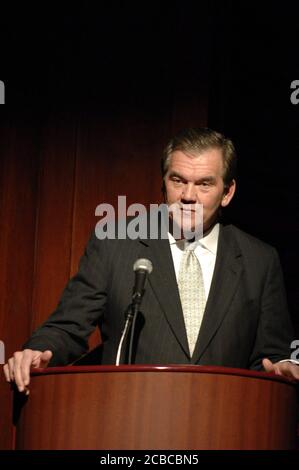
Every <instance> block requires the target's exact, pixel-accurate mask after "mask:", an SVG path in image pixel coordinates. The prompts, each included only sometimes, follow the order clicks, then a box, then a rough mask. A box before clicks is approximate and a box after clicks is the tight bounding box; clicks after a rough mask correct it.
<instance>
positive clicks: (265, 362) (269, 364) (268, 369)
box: [262, 358, 274, 372]
mask: <svg viewBox="0 0 299 470" xmlns="http://www.w3.org/2000/svg"><path fill="white" fill-rule="evenodd" d="M262 363H263V367H264V369H265V371H266V372H274V365H273V363H272V362H271V361H270V360H269V359H267V358H265V359H263V361H262Z"/></svg>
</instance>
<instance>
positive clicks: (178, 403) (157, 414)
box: [14, 366, 297, 450]
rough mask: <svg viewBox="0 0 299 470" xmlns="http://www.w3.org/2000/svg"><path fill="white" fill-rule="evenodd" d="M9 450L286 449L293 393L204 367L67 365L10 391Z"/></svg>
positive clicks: (243, 373)
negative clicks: (27, 387)
mask: <svg viewBox="0 0 299 470" xmlns="http://www.w3.org/2000/svg"><path fill="white" fill-rule="evenodd" d="M14 421H15V425H16V449H26V450H29V449H35V450H36V449H52V450H53V449H105V450H112V449H128V450H132V449H134V450H135V449H143V450H144V449H147V450H150V449H165V450H166V449H169V450H173V449H180V450H185V449H186V450H187V449H196V450H198V449H293V448H295V445H296V426H297V393H296V387H295V386H294V385H292V384H290V383H287V382H286V381H285V380H283V379H281V378H279V377H277V376H273V375H270V374H266V373H263V372H261V373H258V372H251V371H248V370H241V369H228V368H224V367H204V366H167V367H160V366H158V367H155V366H119V367H117V366H92V367H90V366H84V367H82V366H81V367H78V366H71V367H56V368H49V369H45V370H39V371H37V372H35V373H33V374H32V383H31V393H30V395H29V397H28V399H27V398H26V399H25V398H24V396H23V395H21V394H19V393H16V396H15V403H14Z"/></svg>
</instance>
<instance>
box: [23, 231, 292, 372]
mask: <svg viewBox="0 0 299 470" xmlns="http://www.w3.org/2000/svg"><path fill="white" fill-rule="evenodd" d="M138 258H148V259H150V260H151V261H152V263H153V267H154V269H153V272H152V274H151V275H150V276H149V278H148V282H147V285H146V291H145V295H144V298H143V301H142V306H141V309H140V310H141V311H140V314H139V318H138V331H137V333H136V344H135V346H136V350H135V363H136V364H186V363H191V364H203V365H219V366H230V367H241V368H252V369H259V368H260V367H261V360H262V359H263V358H264V357H268V358H270V359H271V360H272V361H274V362H276V361H278V360H280V359H285V358H287V357H289V355H290V350H289V347H290V342H291V340H292V327H291V324H290V319H289V315H288V312H287V305H286V297H285V292H284V286H283V279H282V272H281V267H280V263H279V259H278V256H277V253H276V251H275V249H274V248H272V247H271V246H269V245H266V244H265V243H263V242H261V241H259V240H257V239H256V238H254V237H252V236H250V235H248V234H246V233H244V232H242V231H240V230H239V229H237V228H236V227H234V226H232V225H228V226H225V227H224V226H221V227H220V234H219V242H218V251H217V257H216V265H215V270H214V275H213V279H212V284H211V288H210V294H209V297H208V300H207V305H206V309H205V313H204V318H203V321H202V326H201V329H200V332H199V336H198V341H197V345H196V348H195V351H194V354H193V356H192V358H190V356H189V351H188V344H187V337H186V332H185V326H184V319H183V313H182V309H181V303H180V298H179V292H178V288H177V282H176V277H175V271H174V266H173V261H172V256H171V251H170V246H169V242H168V240H135V241H134V240H104V241H99V240H98V239H97V238H96V237H95V236H92V237H91V240H90V241H89V244H88V245H87V248H86V251H85V254H84V256H83V257H82V259H81V262H80V268H79V272H78V274H77V275H76V276H75V277H74V278H73V279H71V280H70V282H69V283H68V285H67V287H66V289H65V291H64V293H63V295H62V298H61V301H60V303H59V305H58V307H57V310H56V311H55V312H54V313H53V314H52V315H51V317H50V318H49V319H48V320H47V321H46V322H45V323H44V324H43V325H42V327H40V328H39V329H38V330H37V331H36V332H35V333H34V334H33V336H32V337H31V339H30V340H29V341H28V342H27V343H26V345H25V346H26V347H30V348H32V349H40V350H45V349H50V350H52V351H53V353H54V357H53V360H52V362H51V364H52V365H55V364H66V363H70V362H71V361H73V360H74V359H75V358H77V357H79V356H80V355H82V354H83V353H84V352H85V351H86V348H87V338H88V336H89V334H90V333H91V332H92V330H93V329H94V328H95V326H96V325H97V324H99V326H100V329H101V333H102V337H103V341H104V344H103V347H102V356H101V362H102V363H103V364H113V363H115V359H116V351H117V346H118V342H119V339H120V336H121V332H122V328H123V325H124V311H125V309H126V307H127V306H128V304H129V303H130V300H131V293H132V286H133V284H134V273H133V269H132V266H133V264H134V262H135V261H136V259H138Z"/></svg>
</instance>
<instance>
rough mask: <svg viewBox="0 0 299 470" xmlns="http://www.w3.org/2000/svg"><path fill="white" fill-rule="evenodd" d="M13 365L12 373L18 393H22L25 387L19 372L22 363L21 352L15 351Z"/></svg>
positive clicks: (20, 371)
mask: <svg viewBox="0 0 299 470" xmlns="http://www.w3.org/2000/svg"><path fill="white" fill-rule="evenodd" d="M13 359H14V363H13V373H14V379H15V382H16V385H17V387H18V389H19V391H20V392H23V391H24V388H25V385H24V381H23V375H22V370H21V365H22V361H23V351H17V352H15V353H14V355H13Z"/></svg>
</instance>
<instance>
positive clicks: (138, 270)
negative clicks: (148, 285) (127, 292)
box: [132, 258, 153, 314]
mask: <svg viewBox="0 0 299 470" xmlns="http://www.w3.org/2000/svg"><path fill="white" fill-rule="evenodd" d="M133 270H134V272H135V284H134V287H133V294H132V307H133V314H134V313H137V311H138V308H139V307H140V304H141V300H142V297H143V294H144V285H145V281H146V278H147V276H148V274H150V273H151V272H152V270H153V265H152V263H151V261H150V260H149V259H146V258H139V259H138V260H137V261H135V263H134V266H133Z"/></svg>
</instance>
